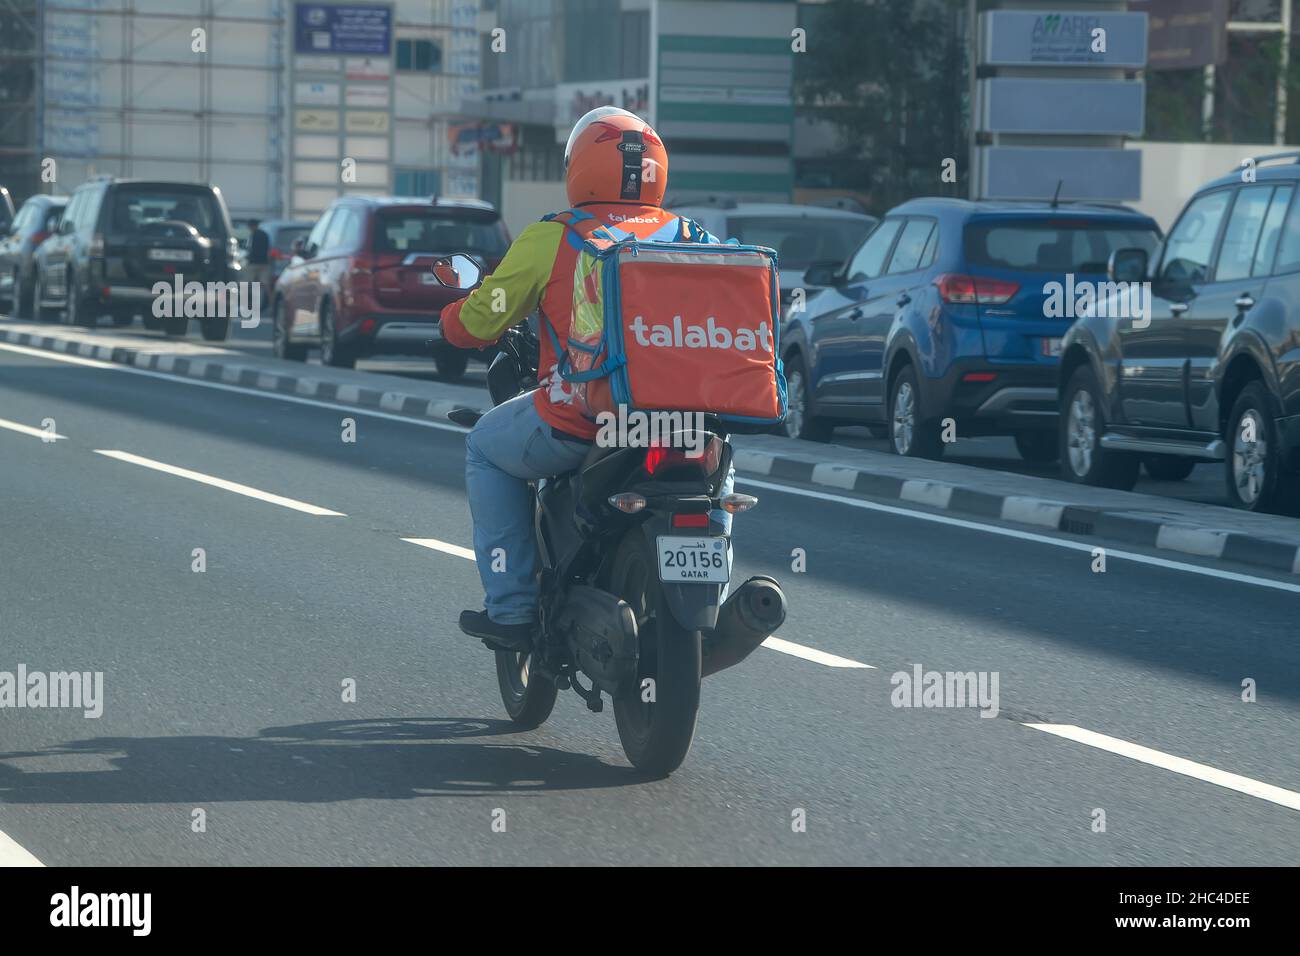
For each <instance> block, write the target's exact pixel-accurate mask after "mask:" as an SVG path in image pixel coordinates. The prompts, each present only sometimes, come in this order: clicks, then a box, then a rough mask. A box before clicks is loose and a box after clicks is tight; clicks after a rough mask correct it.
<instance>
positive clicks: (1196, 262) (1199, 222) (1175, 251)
mask: <svg viewBox="0 0 1300 956" xmlns="http://www.w3.org/2000/svg"><path fill="white" fill-rule="evenodd" d="M1231 198H1232V192H1231V190H1228V189H1219V190H1216V191H1215V192H1212V193H1206V194H1205V195H1204V196H1199V197H1197V198H1196V199H1193V200H1192V202H1191V204H1190V205H1189V206H1188V207H1187V210H1186V211H1185V212H1184V213H1183V215H1182V216H1181V217H1180V218H1179V220H1178V224H1177V225H1176V226H1174V231H1173V232H1171V233H1170V234H1169V241H1168V242H1166V243H1165V255H1164V259H1163V261H1162V262H1161V263H1160V278H1162V279H1167V280H1169V281H1171V282H1201V281H1204V279H1205V277H1206V276H1207V275H1208V273H1209V268H1210V256H1211V254H1212V253H1213V252H1214V240H1215V238H1216V237H1217V236H1218V234H1219V225H1220V223H1222V222H1223V215H1224V213H1225V212H1226V211H1227V208H1228V201H1229V200H1230V199H1231Z"/></svg>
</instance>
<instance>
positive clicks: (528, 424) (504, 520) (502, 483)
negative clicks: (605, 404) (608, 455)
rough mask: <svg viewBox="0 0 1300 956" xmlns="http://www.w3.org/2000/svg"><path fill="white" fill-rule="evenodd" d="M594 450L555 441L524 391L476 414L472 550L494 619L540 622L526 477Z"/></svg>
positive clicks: (471, 456)
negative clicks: (478, 414) (477, 416)
mask: <svg viewBox="0 0 1300 956" xmlns="http://www.w3.org/2000/svg"><path fill="white" fill-rule="evenodd" d="M590 450H591V446H590V445H586V444H583V443H582V442H580V441H576V440H575V441H566V440H564V439H560V438H556V437H555V433H553V432H552V431H551V426H550V425H548V424H546V422H544V421H542V418H541V416H540V415H538V414H537V408H536V406H534V405H533V393H532V392H525V393H524V394H523V395H517V396H515V397H514V398H512V399H510V401H508V402H506V403H504V404H502V405H498V406H497V407H496V408H494V409H492V410H491V411H490V412H488V413H487V414H486V415H484V416H483V417H482V418H480V419H479V421H478V424H476V425H475V426H474V428H473V430H472V431H470V433H469V436H468V437H467V438H466V439H465V484H466V487H467V489H468V492H469V510H470V514H471V515H473V518H474V555H475V560H476V561H477V562H478V576H479V580H480V581H482V582H483V591H484V593H485V594H486V595H487V597H486V598H485V599H484V602H483V603H484V606H485V607H486V608H487V612H488V617H489V618H491V619H492V620H493V621H494V622H496V623H497V624H530V623H532V622H534V621H536V620H537V595H538V587H539V585H538V580H537V574H538V567H537V540H536V537H535V534H534V528H533V493H532V491H531V490H529V488H528V482H529V481H533V480H536V479H538V478H549V477H551V476H553V475H559V474H562V473H563V472H566V471H572V470H573V469H575V468H577V467H578V465H580V464H582V459H583V458H585V457H586V456H587V452H588V451H590Z"/></svg>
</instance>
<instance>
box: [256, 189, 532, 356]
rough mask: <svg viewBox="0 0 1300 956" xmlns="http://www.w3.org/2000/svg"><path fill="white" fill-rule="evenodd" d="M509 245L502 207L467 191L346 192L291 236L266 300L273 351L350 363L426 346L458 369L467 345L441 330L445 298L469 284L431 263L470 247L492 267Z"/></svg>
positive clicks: (456, 295) (459, 294) (449, 299)
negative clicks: (426, 194)
mask: <svg viewBox="0 0 1300 956" xmlns="http://www.w3.org/2000/svg"><path fill="white" fill-rule="evenodd" d="M509 245H510V237H509V235H508V234H507V232H506V228H505V225H504V224H503V223H502V222H501V216H500V214H499V213H497V211H496V209H494V208H493V207H492V205H491V204H490V203H485V202H480V201H478V200H474V199H439V198H434V199H431V200H428V199H423V200H422V199H410V198H402V197H398V198H392V197H385V198H375V197H370V196H365V197H362V196H346V197H343V198H341V199H338V200H335V202H334V203H333V205H331V206H330V207H329V208H328V209H327V210H325V212H324V214H323V215H322V216H321V218H320V220H319V221H318V222H317V223H316V225H315V226H314V227H313V228H312V231H311V233H310V234H309V235H308V236H306V237H305V238H303V239H298V240H296V241H295V242H294V250H293V252H294V254H293V258H292V259H291V260H290V262H289V265H288V267H287V268H286V269H285V270H284V272H283V273H282V274H281V275H280V279H279V282H277V283H276V286H275V295H274V298H273V299H272V301H271V316H272V335H273V341H274V344H275V354H276V355H277V356H279V357H280V358H286V359H294V360H297V361H301V360H302V359H304V358H305V357H306V355H307V349H308V348H310V347H311V346H312V345H319V346H320V350H321V362H322V363H323V364H325V365H334V366H338V367H342V368H351V367H352V366H353V365H355V364H356V361H357V359H358V358H363V357H366V356H370V355H378V354H396V355H430V354H432V356H433V360H434V362H435V364H436V365H437V368H438V374H439V375H440V376H442V377H443V378H446V379H457V378H460V376H462V375H463V374H464V373H465V366H466V365H467V364H468V363H469V356H470V353H469V352H467V351H464V350H462V349H458V348H456V347H455V346H453V345H450V344H448V343H447V342H445V341H443V339H442V329H441V327H440V326H439V325H438V316H439V313H440V312H441V311H442V307H443V306H444V305H446V304H447V303H449V302H452V301H454V300H455V299H459V298H461V297H463V296H464V295H465V294H466V293H464V292H462V291H459V290H456V289H449V288H447V287H446V286H444V285H441V284H439V283H438V281H437V280H436V279H435V278H434V277H433V273H432V272H430V271H429V267H430V265H431V264H432V263H433V261H434V260H435V259H437V258H439V257H440V256H446V255H451V254H452V253H456V252H469V253H471V254H473V255H475V256H476V257H478V258H480V259H482V260H483V261H484V262H485V263H487V267H488V269H489V270H491V269H493V268H495V267H496V265H497V264H498V263H499V262H500V261H501V258H502V257H503V256H504V255H505V253H506V248H507V247H508V246H509Z"/></svg>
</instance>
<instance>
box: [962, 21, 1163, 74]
mask: <svg viewBox="0 0 1300 956" xmlns="http://www.w3.org/2000/svg"><path fill="white" fill-rule="evenodd" d="M980 27H981V29H980V39H981V41H982V42H981V44H980V46H981V50H980V52H981V59H980V62H981V63H984V64H986V65H989V66H1104V67H1123V68H1127V69H1137V68H1139V67H1141V66H1143V65H1144V64H1145V63H1146V60H1147V15H1146V14H1145V13H1112V12H1101V11H1099V12H1096V13H1069V12H1065V13H1054V12H1051V11H1046V10H1043V11H1032V10H989V11H986V12H984V13H981V14H980ZM1098 31H1100V32H1098Z"/></svg>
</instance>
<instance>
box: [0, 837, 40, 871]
mask: <svg viewBox="0 0 1300 956" xmlns="http://www.w3.org/2000/svg"><path fill="white" fill-rule="evenodd" d="M44 865H45V864H44V863H42V862H41V861H40V860H38V859H36V857H34V856H32V855H31V854H30V853H28V852H27V851H26V850H24V849H23V848H22V847H20V846H19V845H18V844H17V843H15V842H14V841H13V840H11V839H10V838H9V837H8V836H6V835H5V834H4V833H3V832H0V866H44Z"/></svg>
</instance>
